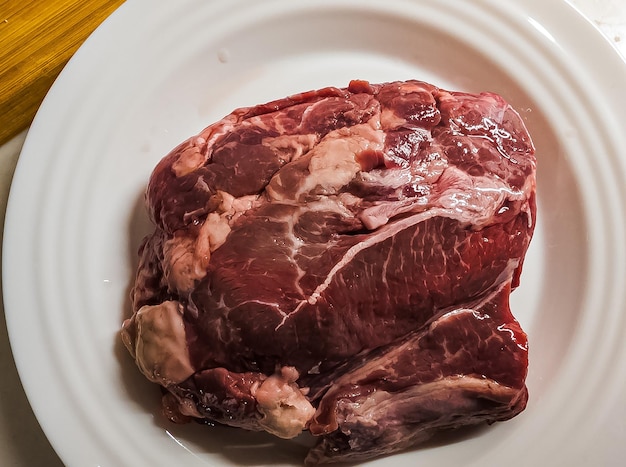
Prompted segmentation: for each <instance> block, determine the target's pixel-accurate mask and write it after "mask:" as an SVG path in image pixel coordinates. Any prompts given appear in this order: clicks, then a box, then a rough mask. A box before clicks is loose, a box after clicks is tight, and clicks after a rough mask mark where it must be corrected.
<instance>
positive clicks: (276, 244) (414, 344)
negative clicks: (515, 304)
mask: <svg viewBox="0 0 626 467" xmlns="http://www.w3.org/2000/svg"><path fill="white" fill-rule="evenodd" d="M146 203H147V207H148V209H149V214H150V216H151V219H152V221H153V222H154V224H155V226H156V228H155V231H154V233H153V234H152V235H150V236H148V237H147V238H146V239H145V240H144V243H143V245H142V247H141V249H140V264H139V268H138V272H137V276H136V282H135V285H134V288H133V292H132V302H133V315H132V317H131V318H129V319H127V320H126V321H125V322H124V324H123V329H122V338H123V341H124V343H125V345H126V347H127V348H128V350H129V351H130V353H131V354H132V356H133V357H134V358H135V360H136V363H137V365H138V366H139V368H140V369H141V371H142V372H143V373H144V375H145V376H146V377H147V378H148V379H150V380H151V381H153V382H155V383H158V384H160V385H161V386H163V388H165V391H164V393H165V395H164V397H163V407H164V411H165V413H166V414H167V416H168V417H169V418H170V419H171V420H172V421H175V422H186V421H189V420H193V419H197V420H209V421H211V422H218V423H221V424H226V425H231V426H235V427H241V428H245V429H249V430H266V431H268V432H270V433H273V434H275V435H277V436H279V437H282V438H292V437H295V436H297V435H298V434H300V433H301V432H302V431H303V430H309V431H310V433H311V434H313V435H315V436H317V437H318V438H319V441H318V443H317V445H316V446H315V447H313V448H312V449H311V451H310V452H309V454H308V456H307V459H306V462H307V463H310V464H313V463H324V462H335V461H346V460H348V461H358V460H363V459H367V458H371V457H374V456H378V455H382V454H388V453H391V452H395V451H398V450H402V449H406V448H408V447H410V446H413V445H416V444H418V443H420V442H423V441H424V440H426V439H428V438H429V437H430V436H431V435H433V434H434V433H435V432H437V431H439V430H444V429H450V428H456V427H460V426H464V425H472V424H477V423H481V422H488V423H492V422H495V421H500V420H507V419H510V418H511V417H513V416H515V415H517V414H518V413H519V412H521V411H522V410H523V409H524V408H525V406H526V401H527V397H528V393H527V389H526V386H525V378H526V373H527V364H528V356H527V339H526V335H525V333H524V332H523V331H522V329H521V328H520V326H519V324H518V322H517V321H516V320H515V318H514V317H513V315H512V314H511V311H510V309H509V294H510V293H511V290H512V289H514V288H515V287H517V286H518V284H519V278H520V273H521V269H522V263H523V260H524V255H525V253H526V250H527V248H528V245H529V242H530V239H531V236H532V232H533V229H534V226H535V210H536V207H535V158H534V148H533V144H532V142H531V138H530V136H529V134H528V132H527V131H526V128H525V127H524V124H523V122H522V120H521V119H520V117H519V115H518V114H517V113H516V112H515V110H513V109H512V108H511V107H510V106H509V104H507V103H506V102H505V101H504V100H503V99H502V98H501V97H500V96H498V95H496V94H492V93H481V94H468V93H462V92H449V91H445V90H443V89H439V88H437V87H435V86H433V85H430V84H427V83H424V82H419V81H406V82H393V83H385V84H380V85H374V84H370V83H368V82H365V81H352V82H351V83H350V85H349V86H348V87H347V88H345V89H339V88H325V89H321V90H317V91H311V92H305V93H301V94H297V95H294V96H291V97H288V98H285V99H281V100H277V101H274V102H270V103H268V104H265V105H258V106H256V107H250V108H242V109H238V110H235V111H234V112H233V113H231V114H230V115H228V116H226V117H225V118H224V119H222V120H220V121H219V122H217V123H215V124H213V125H211V126H209V127H208V128H206V129H205V130H203V131H202V132H201V133H200V134H199V135H198V136H195V137H193V138H190V139H189V140H188V141H186V142H184V143H182V144H181V145H179V146H178V147H177V148H175V149H174V150H173V151H172V152H171V153H170V154H169V155H167V156H166V157H165V158H164V159H163V160H162V161H161V162H160V163H159V164H158V166H157V167H156V168H155V170H154V172H153V174H152V176H151V179H150V181H149V185H148V188H147V192H146Z"/></svg>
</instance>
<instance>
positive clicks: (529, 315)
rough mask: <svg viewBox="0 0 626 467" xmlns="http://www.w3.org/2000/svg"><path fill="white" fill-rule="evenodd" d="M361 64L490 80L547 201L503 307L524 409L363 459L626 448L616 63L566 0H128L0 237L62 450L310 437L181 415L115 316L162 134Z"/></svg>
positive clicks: (166, 145) (438, 459)
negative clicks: (520, 365)
mask: <svg viewBox="0 0 626 467" xmlns="http://www.w3.org/2000/svg"><path fill="white" fill-rule="evenodd" d="M352 78H360V79H368V80H370V81H373V82H379V81H387V80H397V79H407V78H417V79H422V80H426V81H431V82H433V83H436V84H438V85H440V86H442V87H447V88H450V89H463V90H468V91H481V90H490V91H495V92H499V93H501V94H503V95H504V96H505V97H506V98H507V99H508V100H509V101H510V102H511V103H512V104H513V105H514V106H515V107H517V108H518V109H519V110H520V112H521V114H522V115H523V117H524V119H525V120H526V122H527V124H528V127H529V129H530V131H531V133H532V134H533V136H534V139H535V143H536V146H537V151H538V161H539V172H538V178H539V209H540V211H539V215H540V223H539V226H538V230H537V234H536V237H535V239H534V241H533V243H532V246H531V249H530V251H529V256H528V259H527V263H526V269H525V272H524V275H523V279H522V281H523V284H522V287H521V288H520V289H519V290H518V291H516V292H515V293H514V295H513V303H512V305H513V309H514V312H515V314H516V315H517V316H518V317H519V319H520V321H521V322H522V324H523V326H524V328H525V329H526V330H527V332H528V334H529V338H530V345H531V350H530V352H531V353H530V356H531V363H530V374H529V378H528V385H529V389H530V401H529V405H528V409H527V410H526V411H525V412H524V413H522V414H521V415H520V416H519V417H517V418H515V419H513V420H511V421H509V422H506V423H498V424H496V425H494V426H492V427H490V428H486V429H481V430H473V431H471V432H469V433H465V434H464V436H460V437H453V438H452V439H449V440H448V442H447V443H444V444H429V445H428V446H427V447H424V448H422V449H418V450H415V451H412V452H409V453H405V454H401V455H397V456H393V457H391V458H385V459H379V460H376V461H373V462H372V463H371V465H376V466H388V465H407V466H408V465H417V464H419V465H420V466H423V467H426V466H431V465H438V466H444V465H461V464H462V465H476V466H479V465H481V466H482V465H509V466H516V465H535V464H536V465H568V466H577V465H578V466H583V465H585V466H586V465H590V463H592V464H594V465H617V464H618V463H619V462H621V460H623V458H624V456H625V455H626V448H625V445H624V443H623V439H624V438H625V436H626V426H625V424H626V402H624V394H625V393H626V392H625V391H626V382H625V380H626V347H625V345H624V342H625V339H624V335H625V331H626V325H625V319H626V318H625V312H624V310H625V309H626V308H625V303H626V300H625V295H624V291H625V290H626V286H625V284H626V273H625V268H626V253H625V243H626V242H625V241H624V239H626V231H625V221H626V210H625V206H626V191H625V187H626V156H625V155H624V152H623V151H624V148H626V139H625V137H624V133H625V132H624V128H623V122H625V121H626V106H625V105H624V104H625V103H626V88H625V86H624V83H625V82H626V66H625V64H624V63H623V62H622V61H621V59H620V58H619V57H618V55H617V53H616V52H615V50H613V49H612V48H611V46H610V45H609V44H608V43H607V42H605V40H604V39H603V38H602V37H601V36H600V34H599V33H598V31H596V30H595V29H594V28H593V26H592V25H591V24H589V23H588V22H587V21H586V20H584V19H583V18H582V17H581V16H580V15H578V14H577V13H576V12H575V11H574V10H573V9H572V8H571V7H569V6H568V5H567V4H565V3H563V2H556V1H552V2H545V1H543V0H523V1H515V2H513V1H509V2H503V1H499V0H492V1H490V0H484V1H480V2H469V1H463V2H460V1H456V0H449V1H445V0H444V1H442V0H387V1H385V2H382V1H376V0H355V1H351V0H317V1H298V2H294V1H291V0H266V1H263V2H252V1H243V0H239V1H229V2H224V1H222V2H220V1H216V0H213V1H207V0H184V1H177V2H161V3H160V4H159V6H158V7H156V6H154V5H153V2H152V1H151V0H131V1H129V2H127V3H126V4H124V5H123V6H122V7H121V8H120V9H119V10H118V11H117V12H116V13H115V14H113V16H112V17H111V18H110V19H109V20H107V21H106V22H105V23H104V24H103V26H102V27H101V28H99V29H98V30H97V31H96V33H95V34H94V35H93V36H92V37H91V38H90V39H89V40H88V41H87V42H86V43H85V45H84V46H83V47H82V48H81V49H80V50H79V52H78V53H77V54H76V55H75V57H74V58H73V59H72V61H71V62H70V64H69V65H68V66H67V68H66V69H65V70H64V72H63V73H62V75H61V77H60V78H59V80H58V81H57V82H56V83H55V85H54V87H53V89H52V90H51V92H50V94H49V95H48V97H47V99H46V101H45V103H44V105H43V106H42V107H41V110H40V112H39V114H38V115H37V118H36V120H35V122H34V124H33V125H32V128H31V131H30V133H29V135H28V138H27V141H26V144H25V145H24V149H23V153H22V155H21V157H20V160H19V165H18V168H17V172H16V174H15V178H14V183H13V187H12V190H11V196H10V201H9V209H8V213H7V223H6V231H5V244H4V265H3V266H4V270H3V273H4V276H3V280H4V289H5V305H6V315H7V322H8V328H9V332H10V336H11V343H12V346H13V350H14V353H15V359H16V362H17V366H18V368H19V372H20V375H21V377H22V380H23V384H24V387H25V389H26V392H27V394H28V396H29V399H30V401H31V403H32V406H33V408H34V411H35V413H36V415H37V417H38V419H39V421H40V423H41V425H42V427H43V429H44V431H45V432H46V434H47V436H48V437H49V438H50V441H51V442H52V444H53V446H54V447H55V449H56V450H57V451H58V453H59V455H60V456H61V458H62V459H63V460H64V462H65V463H67V464H68V465H69V466H85V465H111V466H123V465H128V466H139V465H153V466H158V465H186V466H194V465H216V464H224V465H230V464H235V465H263V464H267V465H276V464H284V465H297V464H298V463H300V462H301V459H302V457H301V456H302V455H303V451H304V447H303V444H306V442H305V441H301V440H298V441H295V442H293V441H292V442H275V441H273V440H272V438H270V437H269V436H264V435H259V434H249V435H248V434H241V433H240V432H239V431H234V430H229V429H220V428H209V427H202V426H199V425H188V426H182V427H181V426H174V425H171V424H169V423H167V422H166V421H165V420H163V418H162V417H161V416H160V415H158V413H159V411H158V405H159V394H158V389H157V388H156V387H155V386H153V385H151V384H149V383H147V382H146V381H144V379H143V377H142V376H141V375H140V374H139V372H138V371H137V370H136V369H135V368H134V365H133V363H132V361H131V359H130V358H129V357H128V356H127V355H126V352H125V350H124V349H123V348H122V346H121V344H120V341H119V338H118V335H117V332H118V329H119V326H120V323H121V321H122V318H123V316H124V314H125V309H127V307H128V300H127V296H128V290H129V286H130V278H131V276H132V274H133V270H134V267H135V263H136V260H135V251H136V248H137V246H138V243H139V241H140V238H141V237H142V236H143V235H144V234H145V233H147V231H148V230H149V229H150V226H149V225H148V223H147V221H146V216H145V213H144V210H143V205H142V192H143V189H144V186H145V184H146V181H147V179H148V176H149V174H150V172H151V170H152V168H153V166H154V165H155V164H156V162H157V161H158V160H159V159H160V157H161V156H163V155H164V154H165V153H167V152H168V151H169V150H170V149H171V148H172V147H173V146H174V145H176V144H177V143H178V142H180V141H182V140H183V139H185V138H187V137H188V136H190V135H192V134H194V133H195V132H197V131H199V130H200V129H201V128H203V127H204V126H206V125H207V124H209V123H211V122H212V121H214V120H216V119H218V118H220V117H222V116H223V115H225V114H226V113H228V112H230V111H231V110H232V109H234V108H235V107H238V106H243V105H252V104H256V103H262V102H264V101H267V100H270V99H273V98H278V97H282V96H285V95H288V94H291V93H294V92H297V91H302V90H307V89H311V88H319V87H322V86H326V85H336V86H345V85H347V83H348V81H349V80H350V79H352Z"/></svg>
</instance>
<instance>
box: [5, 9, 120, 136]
mask: <svg viewBox="0 0 626 467" xmlns="http://www.w3.org/2000/svg"><path fill="white" fill-rule="evenodd" d="M122 3H123V0H0V144H3V143H4V142H6V141H7V140H9V139H10V138H11V137H13V136H14V135H16V134H17V133H19V132H20V131H22V130H23V129H25V128H26V127H28V125H30V123H31V121H32V119H33V117H34V116H35V113H36V112H37V109H38V108H39V105H40V104H41V101H42V100H43V98H44V97H45V95H46V93H47V92H48V90H49V89H50V86H52V83H53V82H54V79H55V78H56V77H57V75H58V74H59V73H60V72H61V70H62V69H63V66H64V65H65V64H66V63H67V61H68V60H69V59H70V57H71V56H72V55H73V54H74V52H76V50H77V49H78V47H79V46H80V45H81V44H82V43H83V42H84V40H85V39H86V38H87V37H88V36H89V34H91V33H92V32H93V31H94V30H95V29H96V27H97V26H98V25H99V24H100V23H101V22H102V21H103V20H104V19H105V18H106V17H107V16H109V15H110V14H111V13H112V12H113V11H114V10H115V9H116V8H117V7H118V6H119V5H121V4H122Z"/></svg>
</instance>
